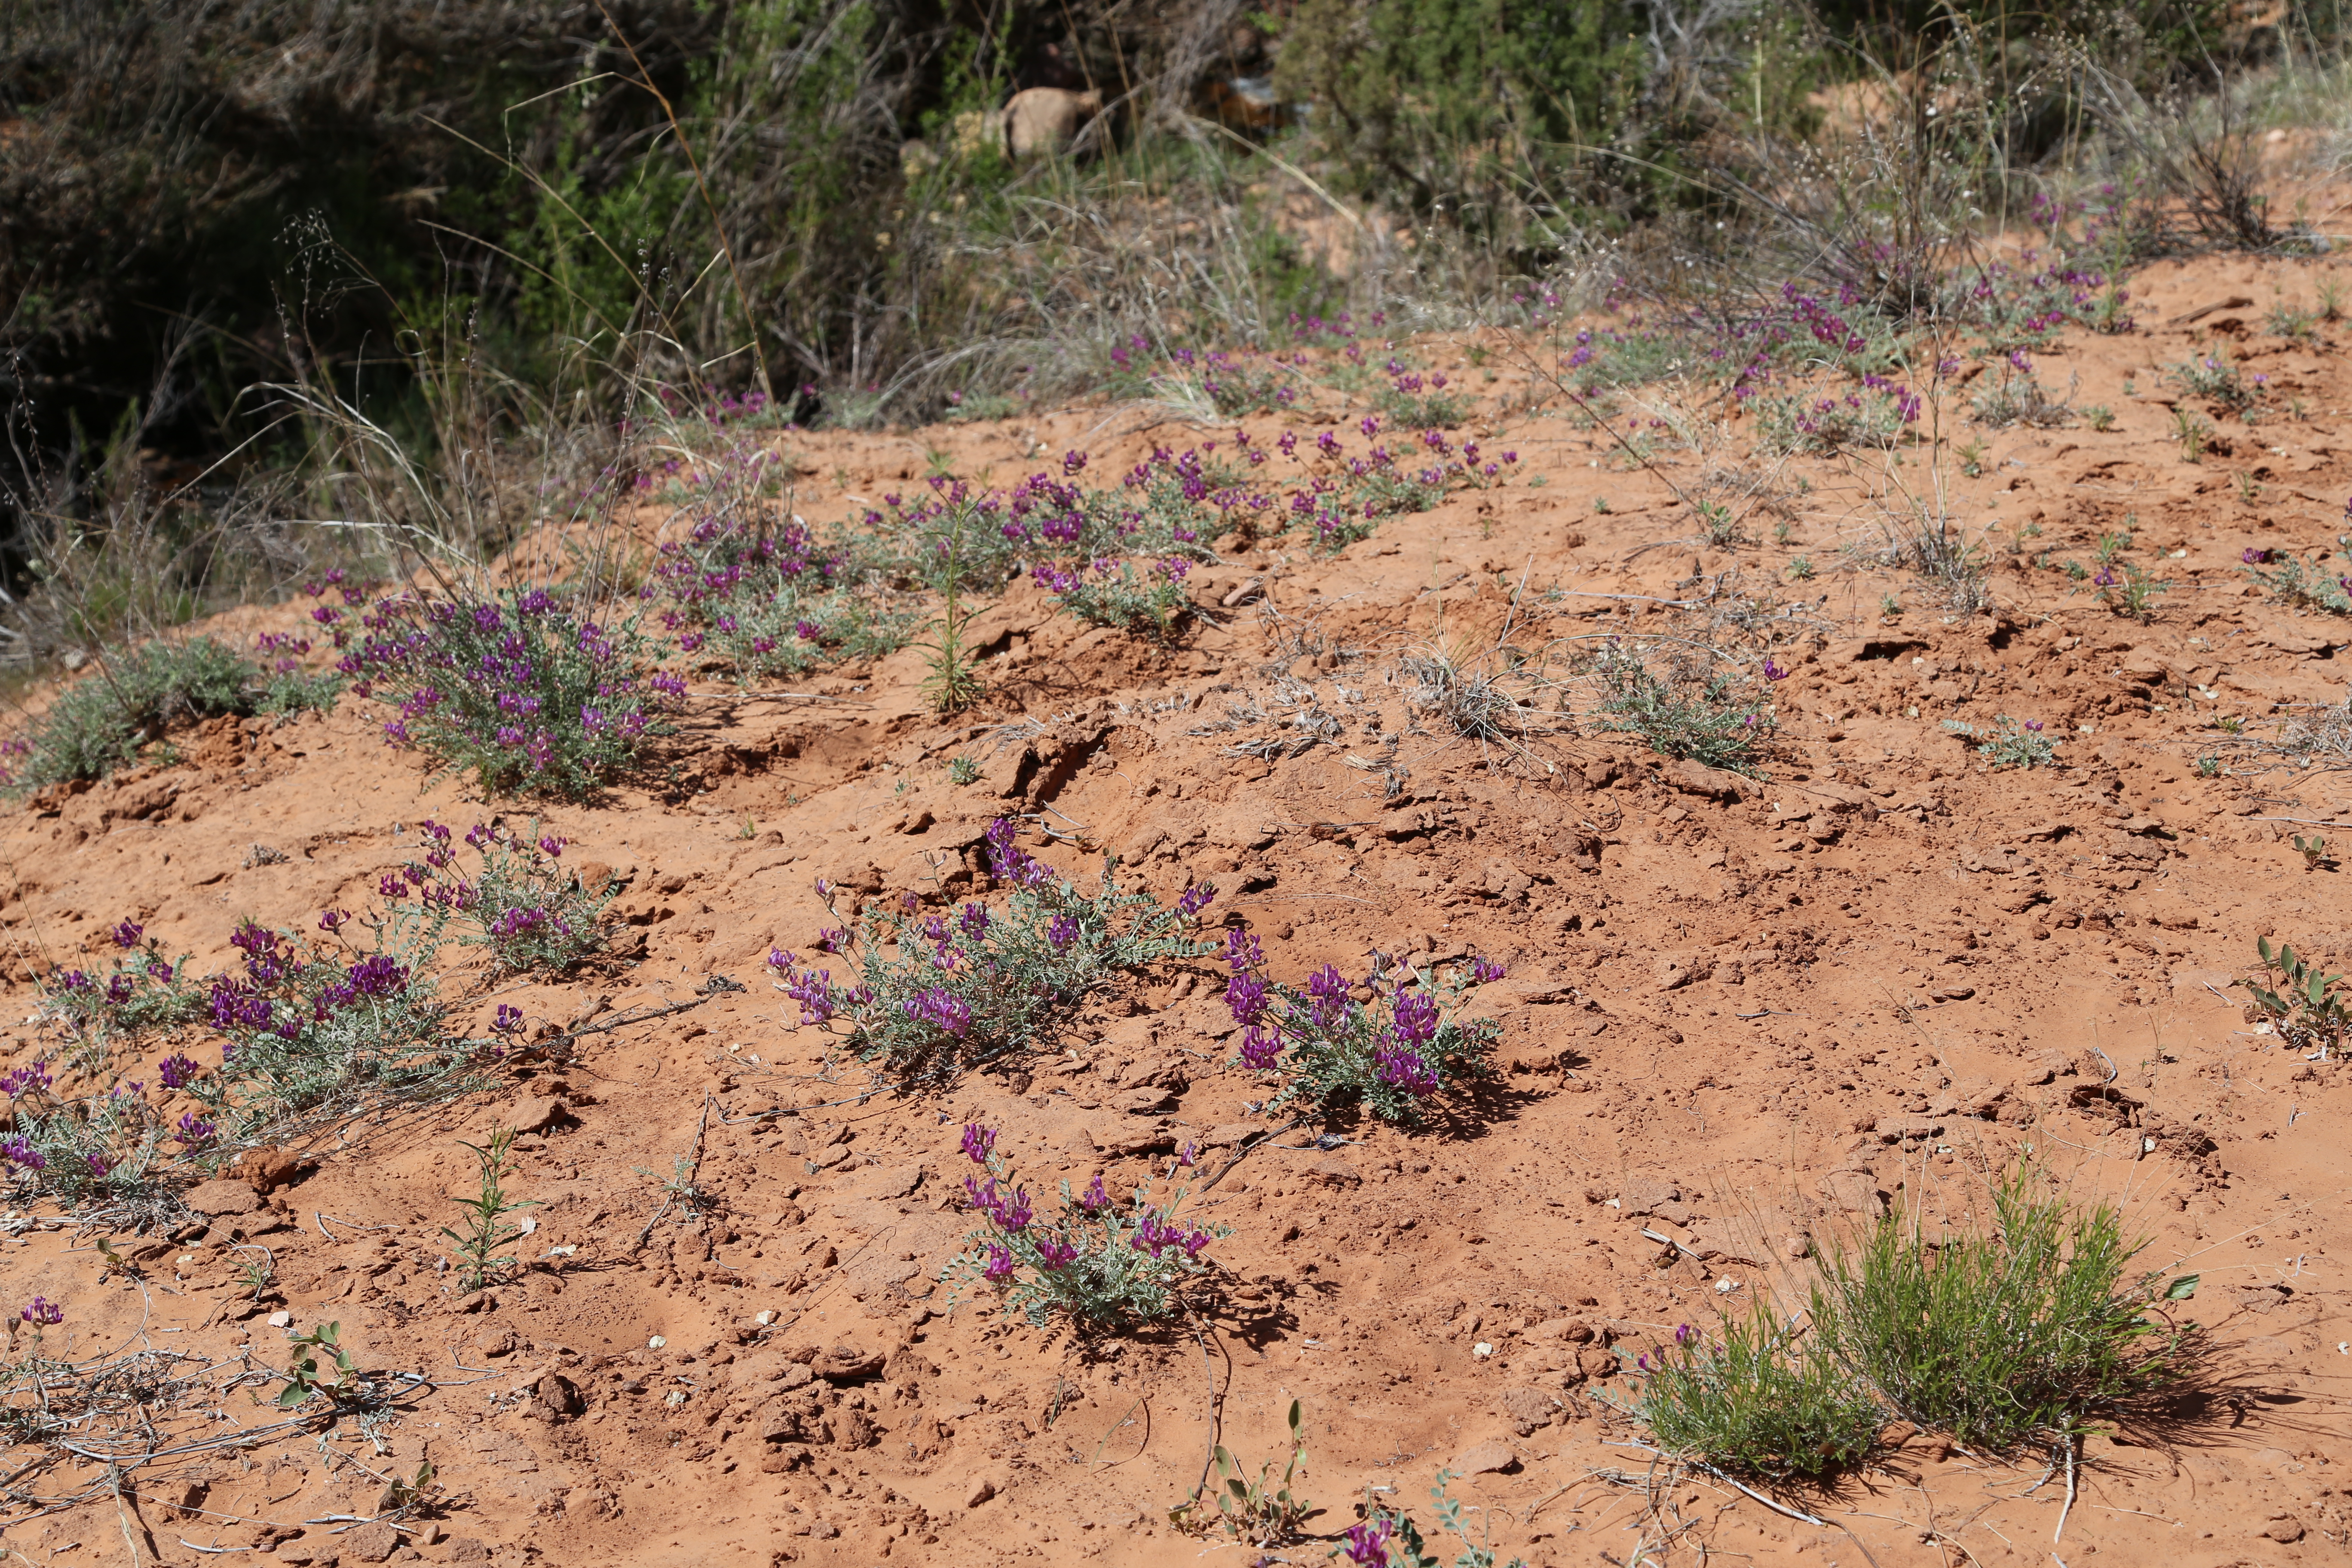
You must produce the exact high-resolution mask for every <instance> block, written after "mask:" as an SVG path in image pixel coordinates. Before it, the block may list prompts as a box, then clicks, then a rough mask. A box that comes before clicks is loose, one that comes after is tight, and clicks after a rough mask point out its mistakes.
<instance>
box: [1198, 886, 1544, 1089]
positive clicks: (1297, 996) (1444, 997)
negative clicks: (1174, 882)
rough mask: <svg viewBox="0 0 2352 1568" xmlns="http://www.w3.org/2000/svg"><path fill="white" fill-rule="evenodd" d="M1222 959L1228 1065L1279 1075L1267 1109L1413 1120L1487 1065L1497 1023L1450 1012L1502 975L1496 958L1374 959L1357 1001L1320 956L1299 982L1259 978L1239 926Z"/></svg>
mask: <svg viewBox="0 0 2352 1568" xmlns="http://www.w3.org/2000/svg"><path fill="white" fill-rule="evenodd" d="M1225 961H1226V964H1227V967H1228V968H1229V969H1230V971H1231V977H1230V979H1229V980H1228V981H1227V983H1226V986H1225V1004H1226V1005H1227V1006H1228V1007H1229V1008H1231V1009H1232V1011H1233V1016H1234V1023H1236V1024H1238V1025H1240V1026H1241V1029H1242V1036H1241V1047H1240V1051H1239V1053H1238V1054H1237V1056H1236V1057H1235V1058H1234V1060H1235V1062H1236V1064H1237V1065H1239V1066H1241V1067H1244V1068H1249V1069H1251V1070H1253V1071H1255V1072H1260V1073H1265V1074H1267V1075H1269V1076H1271V1077H1273V1078H1275V1079H1278V1080H1279V1082H1280V1087H1279V1088H1278V1089H1276V1092H1275V1094H1274V1096H1273V1098H1272V1099H1270V1100H1267V1102H1266V1106H1265V1109H1266V1110H1267V1111H1268V1113H1269V1114H1272V1113H1275V1112H1277V1111H1280V1110H1283V1109H1284V1108H1286V1107H1289V1106H1292V1105H1297V1106H1298V1107H1300V1108H1301V1109H1302V1110H1306V1111H1308V1112H1310V1113H1313V1114H1318V1115H1326V1116H1328V1115H1331V1114H1333V1113H1335V1112H1338V1111H1339V1110H1344V1109H1347V1108H1349V1107H1354V1106H1360V1107H1362V1109H1364V1110H1369V1111H1370V1113H1371V1114H1373V1115H1374V1116H1377V1117H1379V1118H1380V1119H1381V1121H1390V1122H1395V1123H1398V1124H1401V1125H1404V1126H1412V1125H1413V1124H1415V1123H1417V1122H1418V1121H1420V1120H1421V1119H1422V1116H1423V1114H1424V1112H1425V1111H1426V1110H1427V1108H1428V1106H1429V1103H1430V1102H1431V1101H1432V1100H1433V1099H1435V1098H1436V1097H1437V1096H1439V1095H1441V1094H1443V1093H1444V1092H1445V1091H1446V1090H1447V1089H1451V1088H1455V1087H1458V1086H1460V1085H1461V1084H1463V1083H1465V1082H1469V1081H1475V1080H1476V1079H1483V1078H1487V1077H1490V1076H1492V1074H1493V1072H1494V1068H1493V1066H1492V1063H1491V1058H1492V1057H1493V1054H1494V1049H1495V1042H1496V1037H1497V1036H1498V1034H1499V1033H1500V1026H1498V1025H1497V1024H1496V1021H1495V1020H1494V1019H1492V1018H1479V1019H1464V1018H1461V1017H1459V1016H1458V1012H1459V1008H1460V1005H1461V1002H1462V1000H1463V998H1464V997H1465V995H1466V994H1468V993H1469V992H1470V991H1471V990H1472V989H1473V988H1475V986H1477V985H1479V984H1485V983H1486V982H1487V981H1490V980H1499V979H1501V978H1502V977H1503V968H1502V966H1501V965H1500V964H1496V963H1490V962H1489V961H1487V960H1486V959H1483V958H1481V959H1478V960H1477V961H1475V965H1470V966H1465V965H1461V964H1456V965H1454V966H1452V967H1451V968H1450V969H1449V970H1447V971H1446V972H1444V973H1443V974H1441V973H1439V971H1438V970H1437V969H1436V968H1435V967H1434V966H1431V967H1429V968H1426V969H1423V968H1417V967H1413V966H1410V965H1397V964H1394V963H1391V961H1389V960H1388V959H1387V958H1386V957H1385V956H1383V955H1376V956H1375V958H1374V960H1373V963H1372V966H1371V972H1370V973H1369V974H1368V975H1367V976H1366V977H1365V978H1364V980H1363V981H1362V982H1361V983H1359V982H1357V981H1355V980H1353V979H1350V978H1349V976H1347V975H1345V974H1342V973H1340V972H1339V970H1338V969H1336V968H1334V967H1332V966H1331V965H1329V964H1328V963H1327V964H1325V965H1324V966H1323V967H1322V968H1321V969H1318V970H1317V971H1316V972H1315V973H1313V974H1311V975H1309V976H1307V984H1306V985H1305V986H1304V987H1303V988H1299V987H1294V986H1290V985H1286V984H1280V983H1278V982H1276V981H1274V980H1272V979H1270V978H1268V977H1267V976H1266V974H1265V959H1264V956H1263V955H1262V954H1261V953H1260V952H1259V950H1258V943H1257V940H1256V939H1255V937H1252V936H1249V935H1247V934H1245V933H1244V932H1243V931H1228V932H1227V933H1226V943H1225ZM1359 986H1361V988H1362V989H1365V990H1368V991H1369V992H1370V1000H1359V999H1358V997H1357V994H1356V993H1357V990H1358V989H1359Z"/></svg>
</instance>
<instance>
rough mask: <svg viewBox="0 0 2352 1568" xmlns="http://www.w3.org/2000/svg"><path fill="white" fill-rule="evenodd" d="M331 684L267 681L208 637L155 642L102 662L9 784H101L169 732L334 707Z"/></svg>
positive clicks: (58, 704) (21, 751)
mask: <svg viewBox="0 0 2352 1568" xmlns="http://www.w3.org/2000/svg"><path fill="white" fill-rule="evenodd" d="M337 689H339V686H338V683H337V682H335V681H334V679H332V678H331V677H328V678H323V679H322V678H318V677H308V678H306V677H302V676H299V675H287V674H282V673H281V674H276V675H265V674H264V673H263V672H262V671H261V670H260V669H259V668H257V667H256V666H255V665H254V664H253V663H252V662H251V661H250V660H248V659H247V658H245V657H244V656H242V655H241V654H239V653H237V652H236V650H234V649H233V648H230V647H228V646H227V645H226V644H224V643H220V642H216V641H215V640H214V639H212V638H211V637H195V638H192V639H191V640H189V641H187V642H184V643H170V642H152V643H149V644H147V645H146V646H145V647H141V648H138V649H136V650H135V651H133V652H131V653H128V654H123V655H118V656H114V657H110V658H101V659H100V661H99V664H98V668H97V669H96V670H95V671H94V672H93V673H91V674H89V675H86V676H84V677H82V678H81V679H79V680H77V681H75V682H74V683H73V684H72V685H71V686H69V687H68V688H67V689H65V691H64V692H63V693H61V694H60V695H59V696H58V700H56V701H55V702H53V703H51V704H50V705H49V707H48V709H47V710H46V711H45V712H43V713H42V714H41V715H40V717H39V718H37V719H36V720H35V721H33V723H32V726H31V728H30V730H29V731H27V732H26V735H25V736H24V737H22V738H21V739H20V740H19V741H17V742H14V743H13V750H14V751H15V752H16V756H17V757H18V758H20V759H21V760H20V761H18V762H17V763H16V764H15V766H14V768H13V769H12V770H11V775H10V777H9V779H8V781H7V782H8V783H10V784H15V785H17V786H19V787H22V788H38V787H40V786H41V785H43V784H59V783H63V782H65V781H67V780H69V779H97V778H104V777H105V776H106V775H107V774H109V773H113V772H114V771H115V770H116V769H118V768H123V767H128V766H130V765H131V763H135V762H136V761H138V759H139V755H140V752H142V750H143V749H144V748H145V747H147V746H149V745H151V744H152V743H154V742H158V741H161V740H162V739H163V737H164V735H165V733H166V732H168V731H170V730H172V729H173V728H174V727H176V726H179V725H183V724H187V723H190V722H193V721H195V720H199V719H209V718H213V717H215V716H216V715H219V714H224V713H234V714H239V715H247V714H252V713H257V712H262V711H273V712H278V713H287V712H292V711H296V710H300V709H303V708H327V707H331V706H332V705H333V703H334V699H335V692H336V690H337Z"/></svg>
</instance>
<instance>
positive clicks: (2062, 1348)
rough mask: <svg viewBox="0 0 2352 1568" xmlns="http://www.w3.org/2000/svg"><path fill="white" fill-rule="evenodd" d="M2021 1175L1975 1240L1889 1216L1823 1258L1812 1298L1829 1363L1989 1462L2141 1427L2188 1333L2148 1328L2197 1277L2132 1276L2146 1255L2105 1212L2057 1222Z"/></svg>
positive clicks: (2028, 1173) (2049, 1200)
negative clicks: (2138, 1421)
mask: <svg viewBox="0 0 2352 1568" xmlns="http://www.w3.org/2000/svg"><path fill="white" fill-rule="evenodd" d="M2047 1180H2048V1178H2047V1177H2046V1176H2045V1175H2043V1174H2042V1173H2041V1172H2040V1171H2038V1170H2036V1169H2035V1168H2033V1167H2032V1166H2031V1165H2021V1166H2020V1167H2019V1168H2018V1169H2017V1170H2015V1171H2014V1172H2012V1173H2011V1174H2009V1175H2008V1176H2006V1177H2004V1178H2002V1179H2001V1181H2000V1183H1999V1184H1997V1185H1996V1186H1995V1188H1994V1190H1993V1193H1992V1207H1993V1213H1992V1224H1991V1226H1990V1227H1989V1228H1988V1229H1986V1230H1984V1231H1981V1232H1971V1231H1966V1230H1948V1231H1944V1232H1943V1233H1941V1234H1937V1235H1930V1234H1929V1233H1928V1230H1927V1221H1926V1217H1925V1216H1924V1215H1920V1214H1918V1213H1917V1212H1916V1211H1914V1212H1896V1213H1891V1214H1889V1215H1885V1217H1883V1218H1882V1219H1880V1220H1879V1221H1878V1222H1877V1224H1876V1225H1875V1226H1873V1227H1872V1228H1871V1229H1870V1230H1869V1231H1868V1232H1867V1233H1866V1234H1865V1235H1864V1236H1863V1237H1861V1238H1860V1239H1859V1240H1858V1241H1851V1242H1839V1241H1835V1240H1832V1241H1831V1242H1830V1243H1828V1245H1826V1246H1825V1247H1824V1248H1823V1256H1822V1272H1821V1279H1820V1282H1819V1283H1818V1284H1817V1285H1816V1286H1815V1287H1814V1289H1813V1292H1812V1303H1811V1305H1812V1316H1813V1321H1814V1324H1815V1333H1816V1334H1817V1335H1818V1337H1819V1340H1820V1342H1821V1343H1822V1346H1823V1347H1824V1349H1825V1350H1826V1352H1827V1353H1828V1354H1830V1355H1832V1356H1833V1357H1834V1358H1835V1359H1836V1360H1837V1361H1838V1362H1839V1363H1841V1364H1842V1365H1843V1367H1844V1368H1845V1369H1846V1370H1847V1371H1848V1372H1849V1373H1852V1374H1853V1376H1855V1377H1856V1378H1859V1379H1860V1380H1862V1382H1863V1383H1864V1384H1866V1385H1867V1386H1868V1387H1870V1388H1872V1389H1874V1390H1875V1391H1876V1392H1877V1394H1879V1396H1880V1397H1881V1398H1883V1399H1884V1400H1885V1402H1886V1404H1887V1405H1889V1406H1890V1407H1892V1408H1893V1409H1894V1410H1895V1412H1896V1413H1898V1414H1899V1415H1902V1416H1903V1417H1904V1418H1905V1419H1906V1420H1909V1421H1914V1422H1916V1423H1918V1424H1919V1425H1920V1426H1928V1427H1932V1428H1934V1429H1936V1430H1937V1431H1942V1432H1948V1433H1950V1434H1951V1435H1952V1436H1954V1437H1956V1438H1958V1440H1959V1441H1960V1442H1962V1443H1965V1444H1968V1445H1969V1446H1970V1447H1979V1448H1983V1449H1985V1450H1987V1451H1989V1452H1994V1453H2000V1452H2005V1451H2009V1450H2013V1449H2015V1448H2018V1447H2023V1446H2025V1445H2028V1444H2032V1443H2041V1442H2060V1441H2070V1440H2072V1439H2073V1438H2074V1437H2076V1436H2079V1435H2080V1434H2081V1433H2083V1432H2084V1431H2085V1430H2087V1429H2089V1428H2091V1427H2092V1426H2095V1425H2096V1424H2098V1423H2100V1422H2103V1421H2105V1422H2116V1421H2119V1420H2124V1421H2128V1420H2131V1419H2133V1418H2135V1417H2144V1416H2146V1415H2148V1414H2149V1413H2150V1412H2151V1411H2152V1410H2154V1409H2155V1408H2156V1407H2157V1406H2158V1405H2159V1404H2160V1403H2161V1402H2162V1401H2163V1400H2164V1399H2165V1398H2166V1396H2167V1395H2168V1394H2174V1393H2176V1392H2178V1391H2179V1388H2180V1387H2181V1386H2182V1385H2183V1384H2184V1383H2185V1381H2186V1379H2187V1377H2188V1376H2189V1373H2190V1371H2191V1369H2192V1366H2193V1363H2194V1360H2195V1352H2196V1349H2197V1345H2198V1342H2199V1333H2200V1331H2198V1329H2197V1328H2196V1325H2194V1324H2189V1325H2187V1326H2185V1327H2174V1326H2172V1325H2171V1324H2169V1323H2168V1322H2159V1321H2151V1312H2152V1310H2154V1309H2155V1308H2157V1307H2158V1306H2159V1305H2160V1304H2163V1303H2167V1302H2172V1301H2179V1300H2186V1299H2187V1298H2188V1297H2189V1295H2190V1294H2191V1293H2193V1292H2194V1290H2195V1289H2196V1286H2197V1277H2196V1276H2195V1275H2193V1274H2191V1275H2183V1276H2181V1277H2179V1279H2174V1280H2173V1281H2172V1282H2171V1283H2170V1285H2169V1286H2164V1285H2162V1284H2161V1283H2160V1282H2161V1280H2162V1278H2163V1274H2164V1272H2165V1271H2164V1270H2161V1269H2157V1270H2152V1271H2149V1272H2146V1273H2140V1274H2133V1273H2131V1272H2130V1266H2131V1260H2132V1259H2133V1258H2134V1257H2136V1256H2137V1253H2138V1252H2139V1250H2140V1247H2141V1246H2144V1245H2145V1243H2137V1244H2136V1243H2132V1242H2129V1241H2127V1240H2126V1238H2125V1236H2124V1231H2123V1221H2122V1217H2121V1215H2118V1214H2117V1213H2116V1210H2115V1209H2114V1208H2113V1207H2112V1206H2110V1205H2106V1204H2104V1203H2102V1204H2099V1205H2095V1206H2094V1207H2092V1208H2090V1209H2089V1210H2087V1211H2084V1212H2081V1213H2070V1212H2069V1209H2068V1205H2067V1204H2066V1203H2065V1201H2064V1199H2063V1198H2062V1197H2059V1196H2056V1195H2053V1194H2048V1193H2046V1192H2044V1191H2042V1188H2043V1187H2044V1186H2045V1185H2046V1184H2047Z"/></svg>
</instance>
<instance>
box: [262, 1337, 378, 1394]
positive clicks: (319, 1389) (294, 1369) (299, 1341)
mask: <svg viewBox="0 0 2352 1568" xmlns="http://www.w3.org/2000/svg"><path fill="white" fill-rule="evenodd" d="M342 1331H343V1326H342V1324H341V1323H321V1324H320V1325H319V1326H318V1327H316V1328H314V1329H312V1330H311V1331H310V1332H309V1333H307V1334H302V1335H299V1336H298V1337H297V1338H296V1339H295V1340H294V1342H293V1348H294V1355H293V1359H292V1360H291V1361H289V1363H287V1366H286V1386H285V1387H283V1388H281V1389H279V1390H278V1409H280V1410H291V1409H293V1408H294V1407H295V1406H296V1405H299V1404H301V1403H302V1402H303V1401H304V1400H306V1399H308V1398H310V1395H312V1394H325V1395H326V1396H327V1397H328V1398H330V1399H332V1400H338V1401H340V1400H341V1398H342V1397H343V1395H344V1394H348V1393H349V1392H350V1391H351V1387H352V1384H355V1383H357V1382H358V1381H359V1376H360V1373H359V1368H358V1367H356V1366H353V1365H352V1352H349V1351H347V1350H345V1349H343V1347H342V1346H341V1344H340V1343H339V1342H338V1341H339V1339H340V1338H341V1334H342ZM322 1352H323V1353H324V1355H325V1356H326V1358H327V1364H328V1365H329V1366H330V1367H331V1368H333V1370H334V1376H333V1377H331V1378H328V1377H323V1376H321V1375H320V1370H319V1358H320V1354H321V1353H322Z"/></svg>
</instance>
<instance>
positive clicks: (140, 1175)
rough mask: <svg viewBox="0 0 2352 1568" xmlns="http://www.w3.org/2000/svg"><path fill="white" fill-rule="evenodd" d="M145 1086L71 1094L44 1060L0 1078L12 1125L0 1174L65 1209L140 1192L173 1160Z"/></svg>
mask: <svg viewBox="0 0 2352 1568" xmlns="http://www.w3.org/2000/svg"><path fill="white" fill-rule="evenodd" d="M187 1065H188V1066H190V1067H193V1066H194V1063H193V1062H191V1063H188V1064H187ZM142 1087H143V1086H142V1085H138V1084H131V1085H129V1086H124V1085H121V1084H117V1085H116V1086H115V1087H114V1089H113V1091H112V1092H110V1093H107V1094H100V1095H89V1096H83V1097H79V1098H71V1099H68V1098H66V1097H63V1096H60V1095H59V1094H58V1092H57V1089H56V1077H55V1074H54V1073H53V1072H52V1071H51V1066H50V1063H49V1061H48V1060H47V1058H40V1059H37V1060H35V1061H32V1062H29V1063H27V1064H26V1065H25V1066H23V1067H19V1068H14V1069H12V1070H11V1071H9V1072H8V1073H7V1074H5V1076H0V1093H5V1095H6V1096H7V1099H8V1107H7V1109H8V1110H9V1112H10V1115H11V1117H12V1119H13V1121H14V1123H15V1130H14V1131H13V1132H12V1133H11V1134H10V1135H9V1136H8V1137H6V1138H0V1179H5V1180H7V1181H9V1182H12V1183H14V1184H17V1185H19V1186H22V1187H26V1188H30V1189H31V1190H32V1192H34V1193H37V1194H40V1195H42V1196H45V1197H49V1198H53V1199H55V1200H57V1201H58V1202H59V1203H61V1204H64V1205H68V1207H71V1206H73V1205H78V1204H85V1203H105V1202H111V1201H115V1200H118V1199H122V1198H127V1197H132V1196H136V1195H139V1194H142V1193H143V1192H144V1191H146V1189H147V1188H148V1187H149V1186H150V1184H151V1183H152V1179H153V1177H154V1176H155V1174H156V1173H157V1169H158V1167H161V1166H165V1165H169V1164H170V1163H172V1157H171V1155H170V1154H169V1153H167V1152H164V1151H163V1147H162V1145H163V1142H164V1141H165V1140H167V1139H169V1138H171V1137H172V1136H173V1133H172V1131H171V1130H170V1129H169V1128H168V1127H166V1126H165V1125H164V1123H163V1117H162V1116H161V1115H160V1114H159V1112H158V1111H157V1110H156V1108H155V1107H154V1106H153V1105H152V1104H151V1103H150V1102H149V1101H148V1100H147V1099H146V1097H145V1096H144V1095H143V1094H142V1093H141V1092H140V1090H141V1089H142ZM12 1201H22V1198H21V1197H19V1198H17V1199H14V1200H12Z"/></svg>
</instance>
